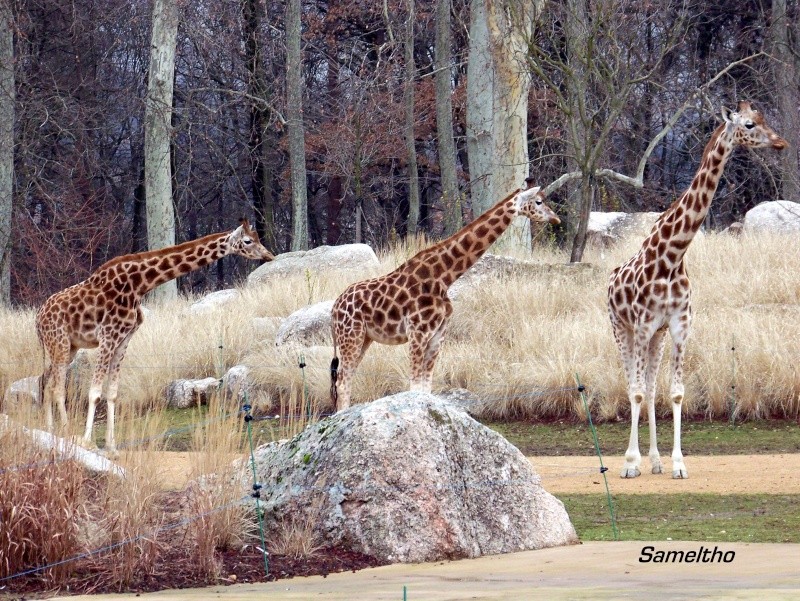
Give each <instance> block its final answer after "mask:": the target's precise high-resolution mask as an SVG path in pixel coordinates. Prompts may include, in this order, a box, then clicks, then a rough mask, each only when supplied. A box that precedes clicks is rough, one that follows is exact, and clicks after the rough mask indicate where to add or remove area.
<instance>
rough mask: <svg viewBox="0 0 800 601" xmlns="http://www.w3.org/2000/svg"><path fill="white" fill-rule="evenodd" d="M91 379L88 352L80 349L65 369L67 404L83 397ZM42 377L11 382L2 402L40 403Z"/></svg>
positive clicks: (30, 377) (12, 403) (13, 403)
mask: <svg viewBox="0 0 800 601" xmlns="http://www.w3.org/2000/svg"><path fill="white" fill-rule="evenodd" d="M91 377H92V365H91V362H90V361H89V354H88V351H86V350H85V349H80V350H79V351H78V352H77V354H76V355H75V358H74V359H73V360H72V363H70V365H69V368H68V369H67V384H66V390H67V403H69V401H70V399H71V398H74V397H75V396H76V395H78V396H81V395H85V393H86V389H87V388H88V385H89V382H90V380H91ZM41 378H42V376H40V375H39V376H29V377H27V378H22V379H21V380H17V381H15V382H12V383H11V385H10V386H9V387H8V388H7V389H6V391H5V396H4V402H8V403H9V404H11V405H15V404H17V403H24V404H35V405H38V404H40V403H41V402H42V399H41V398H39V397H40V387H41V384H40V381H41Z"/></svg>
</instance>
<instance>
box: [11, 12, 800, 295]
mask: <svg viewBox="0 0 800 601" xmlns="http://www.w3.org/2000/svg"><path fill="white" fill-rule="evenodd" d="M797 4H798V3H797V2H796V1H794V0H772V1H770V0H763V1H759V2H757V1H750V0H744V1H742V2H738V3H730V2H722V1H717V0H706V1H696V0H691V1H689V0H685V1H679V0H671V1H663V2H662V1H659V2H650V1H641V0H558V1H556V0H551V1H545V0H341V1H327V2H326V1H321V0H284V1H272V0H200V1H189V0H152V1H146V0H99V1H98V0H69V1H64V0H0V300H1V301H2V302H3V303H6V304H8V303H13V304H16V305H35V304H38V303H40V302H41V301H42V300H43V299H44V298H46V297H47V296H48V295H50V294H52V293H53V292H55V291H56V290H58V289H60V288H63V287H65V286H68V285H71V284H73V283H75V282H77V281H79V280H80V279H82V278H83V277H85V276H86V275H88V274H89V273H90V272H91V271H92V270H93V269H95V268H97V267H98V266H99V265H101V264H102V263H103V262H105V261H106V260H108V259H109V258H112V257H114V256H116V255H119V254H124V253H129V252H136V251H141V250H145V249H147V248H157V247H160V246H163V245H166V244H173V243H176V242H181V241H184V240H189V239H193V238H197V237H200V236H203V235H205V234H208V233H212V232H217V231H223V230H227V229H231V228H232V227H234V226H235V225H236V222H237V220H238V219H239V218H240V217H248V218H250V219H251V220H252V221H253V222H254V223H255V224H256V226H257V228H258V231H259V233H260V235H261V237H262V240H263V241H264V242H265V244H266V245H267V247H268V248H270V250H272V251H273V252H276V253H278V252H284V251H288V250H300V249H306V248H311V247H315V246H318V245H321V244H343V243H348V242H366V243H368V244H370V245H372V246H373V247H376V248H377V247H381V246H383V245H385V244H386V243H387V242H389V241H392V240H395V239H398V238H402V237H404V236H406V235H408V234H417V233H424V234H425V235H427V236H428V237H429V238H433V239H436V238H440V237H442V236H445V235H448V234H450V233H452V232H454V231H456V230H457V229H458V228H459V227H461V226H462V225H463V224H465V223H467V222H469V221H470V220H471V219H472V218H474V216H475V215H477V214H480V213H481V212H482V211H484V210H485V209H486V208H488V207H489V206H491V205H492V204H494V203H495V202H496V201H497V200H499V199H500V198H502V197H503V196H505V195H506V194H507V193H509V192H511V191H513V190H514V189H515V188H516V187H517V186H518V185H519V184H520V183H521V182H522V180H524V178H525V177H527V176H528V175H531V176H532V177H533V178H534V180H535V181H536V183H537V184H540V185H542V186H547V187H548V188H547V189H548V192H550V196H549V199H548V202H549V203H550V204H551V205H552V206H554V208H555V209H556V210H557V212H558V213H559V215H560V216H562V220H563V223H562V226H560V228H558V229H556V230H555V231H554V232H552V233H551V232H550V231H549V230H548V231H547V232H545V233H544V234H543V233H542V232H539V231H537V230H536V228H534V231H533V236H532V237H531V236H530V234H529V232H528V230H527V228H526V227H524V224H523V227H518V228H517V230H518V231H516V232H515V234H514V236H515V240H516V241H517V242H522V243H523V244H530V243H533V244H557V245H560V246H562V247H565V248H566V249H568V250H569V251H570V253H571V258H572V260H573V261H579V260H581V258H582V256H583V249H584V246H585V244H586V237H585V233H586V224H587V220H588V214H589V211H590V210H604V211H612V210H622V211H661V210H663V209H664V208H666V207H667V206H668V205H669V203H670V202H672V201H673V200H674V199H675V197H676V195H678V194H680V192H681V191H682V190H683V189H684V188H685V187H686V186H687V184H688V183H689V182H690V180H691V177H692V176H693V174H694V172H695V170H696V168H697V165H698V163H699V159H700V156H701V153H702V149H703V146H704V145H705V144H706V142H707V140H708V138H709V137H710V134H711V132H712V131H713V130H714V128H715V127H716V126H717V125H718V123H719V117H718V115H719V112H720V107H721V106H722V105H723V104H724V105H727V106H730V107H731V108H734V107H735V105H736V102H737V100H740V99H746V100H750V101H752V102H753V103H754V105H755V106H756V107H757V108H759V109H760V110H761V111H762V112H763V113H764V114H765V116H766V118H767V121H768V122H769V123H770V124H771V125H772V126H773V127H774V128H775V130H776V131H778V132H779V133H780V134H781V135H782V136H783V137H785V138H786V139H787V140H788V141H789V142H790V145H791V147H790V149H789V150H788V151H785V152H783V153H781V154H778V153H766V152H739V153H737V154H736V155H734V157H733V159H732V160H731V162H730V163H729V164H728V167H727V168H726V170H725V173H724V175H723V179H722V181H721V183H720V186H719V190H718V192H717V197H716V199H715V202H714V204H713V205H712V208H711V211H710V213H709V216H708V221H707V226H709V227H711V228H715V229H721V228H723V227H725V226H726V225H728V224H730V223H731V222H733V221H735V220H738V219H740V218H741V217H742V215H743V214H744V213H745V212H746V211H747V210H748V209H750V208H752V207H753V206H754V205H755V204H758V203H759V202H761V201H764V200H775V199H777V198H784V199H788V200H795V201H796V200H799V199H800V194H798V188H800V181H799V178H798V154H797V148H798V142H799V141H800V118H799V117H798V111H797V98H798V71H800V54H798V48H800V27H799V26H798V6H797ZM531 240H532V242H531ZM251 267H252V266H248V265H247V264H246V262H244V261H243V260H240V259H238V258H234V257H230V258H226V259H225V260H223V261H220V262H218V263H217V264H216V265H215V266H214V267H213V268H212V269H210V270H201V271H199V272H195V273H192V274H189V275H187V276H186V277H184V278H182V279H181V281H180V282H179V283H178V284H177V286H179V287H180V289H181V290H182V291H183V292H186V293H200V292H203V291H205V290H209V289H216V288H219V287H224V286H228V285H230V284H231V283H234V282H236V281H237V280H239V279H241V277H242V275H243V273H244V271H245V270H246V269H248V268H251ZM174 293H175V289H173V290H172V291H171V292H170V291H166V292H165V294H166V295H170V294H174Z"/></svg>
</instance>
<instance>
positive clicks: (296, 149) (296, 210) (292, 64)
mask: <svg viewBox="0 0 800 601" xmlns="http://www.w3.org/2000/svg"><path fill="white" fill-rule="evenodd" d="M300 12H301V0H288V2H287V3H286V132H287V135H288V137H289V164H290V169H291V173H292V250H293V251H296V250H307V249H308V199H307V196H306V195H307V191H306V145H305V132H304V129H303V58H302V55H301V52H300V29H301V21H300Z"/></svg>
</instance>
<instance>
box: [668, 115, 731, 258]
mask: <svg viewBox="0 0 800 601" xmlns="http://www.w3.org/2000/svg"><path fill="white" fill-rule="evenodd" d="M732 151H733V143H732V139H731V136H730V133H729V132H728V131H727V130H726V124H722V125H720V126H719V128H717V130H716V131H715V132H714V134H713V135H712V136H711V140H709V142H708V144H706V147H705V150H704V151H703V159H702V162H701V163H700V168H699V169H698V170H697V173H696V174H695V176H694V179H692V183H691V185H690V186H689V188H688V189H687V190H686V191H685V192H684V193H683V194H682V195H681V196H680V198H678V199H677V200H676V201H675V202H674V203H672V205H671V206H670V207H669V208H668V209H667V210H666V211H665V212H664V214H663V215H662V217H661V219H659V222H658V224H657V225H656V229H654V233H655V231H658V233H659V242H661V243H665V245H664V246H662V245H659V251H661V250H662V249H663V253H669V256H670V258H672V257H673V256H674V260H673V262H674V263H679V262H680V260H681V259H682V258H683V255H684V254H685V253H686V249H687V248H688V247H689V244H690V243H691V241H692V240H693V239H694V236H695V234H697V232H698V231H699V230H700V227H701V226H702V225H703V221H705V218H706V215H707V214H708V210H709V208H710V207H711V201H712V200H713V199H714V193H715V192H716V191H717V185H718V184H719V180H720V178H721V177H722V171H723V169H725V164H726V163H727V162H728V158H729V157H730V155H731V153H732ZM663 253H662V254H663Z"/></svg>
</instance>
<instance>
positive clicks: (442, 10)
mask: <svg viewBox="0 0 800 601" xmlns="http://www.w3.org/2000/svg"><path fill="white" fill-rule="evenodd" d="M450 5H451V0H437V2H436V64H435V68H436V76H435V85H436V132H437V134H438V146H439V172H440V173H441V178H442V208H443V210H444V235H445V236H450V235H452V234H455V233H456V232H457V231H458V230H460V229H461V227H462V226H463V221H462V218H461V196H460V194H459V192H458V179H457V177H456V144H455V140H454V137H453V99H452V94H453V88H452V82H453V75H452V72H451V65H450V62H451V55H450V51H451V50H450V47H451V41H450V39H451V35H450Z"/></svg>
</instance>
